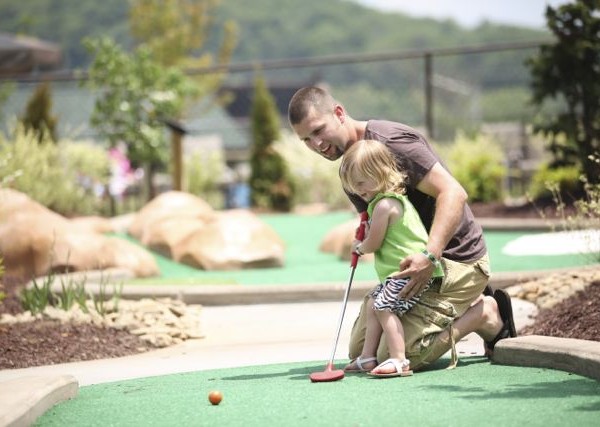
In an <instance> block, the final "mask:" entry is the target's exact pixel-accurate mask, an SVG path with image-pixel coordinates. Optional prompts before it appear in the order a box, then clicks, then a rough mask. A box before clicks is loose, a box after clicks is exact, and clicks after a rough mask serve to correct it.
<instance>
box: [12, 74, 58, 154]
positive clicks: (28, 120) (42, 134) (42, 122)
mask: <svg viewBox="0 0 600 427" xmlns="http://www.w3.org/2000/svg"><path fill="white" fill-rule="evenodd" d="M51 110H52V94H51V92H50V85H49V84H48V83H47V82H44V83H41V84H39V85H38V86H37V87H36V89H35V92H34V93H33V95H32V96H31V98H30V99H29V101H28V102H27V106H26V107H25V114H24V115H23V116H22V117H21V122H22V123H23V127H24V129H25V132H26V133H29V132H32V133H33V134H34V135H36V137H37V140H38V142H40V143H41V142H42V141H44V140H45V139H46V138H50V139H51V140H52V141H53V142H56V122H57V119H56V117H55V116H53V115H52V113H51Z"/></svg>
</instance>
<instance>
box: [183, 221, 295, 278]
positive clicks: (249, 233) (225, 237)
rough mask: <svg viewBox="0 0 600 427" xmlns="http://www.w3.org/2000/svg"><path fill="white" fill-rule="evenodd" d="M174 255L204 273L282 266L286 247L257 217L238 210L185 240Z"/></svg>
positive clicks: (207, 225)
mask: <svg viewBox="0 0 600 427" xmlns="http://www.w3.org/2000/svg"><path fill="white" fill-rule="evenodd" d="M173 255H174V259H175V261H177V262H181V263H183V264H187V265H189V266H192V267H195V268H202V269H204V270H239V269H244V268H269V267H281V266H282V265H283V264H284V257H285V244H284V242H283V240H282V239H281V238H280V237H279V235H278V234H277V233H276V232H275V230H273V229H272V228H271V227H270V226H268V225H267V224H265V223H264V222H262V221H261V220H260V219H259V218H258V217H257V216H256V215H255V214H253V213H251V212H249V211H247V210H242V209H234V210H229V211H224V212H222V213H220V214H219V215H218V216H217V217H216V219H215V220H214V221H211V222H209V223H207V224H206V226H205V227H204V228H203V229H201V230H198V231H196V232H194V233H192V234H191V235H189V236H187V237H186V238H185V239H183V240H182V241H181V242H180V244H179V245H178V246H177V247H176V248H174V249H173Z"/></svg>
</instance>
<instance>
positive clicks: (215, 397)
mask: <svg viewBox="0 0 600 427" xmlns="http://www.w3.org/2000/svg"><path fill="white" fill-rule="evenodd" d="M221 400H223V393H221V392H220V391H216V390H215V391H211V392H210V393H208V401H209V402H210V403H212V404H213V405H218V404H219V403H221Z"/></svg>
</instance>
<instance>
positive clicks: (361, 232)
mask: <svg viewBox="0 0 600 427" xmlns="http://www.w3.org/2000/svg"><path fill="white" fill-rule="evenodd" d="M368 220H369V214H368V213H367V212H366V211H364V212H361V213H360V224H359V225H358V228H357V229H356V234H355V236H354V237H355V239H356V240H360V241H361V242H362V240H363V239H364V238H365V227H366V226H367V221H368ZM357 263H358V254H357V253H356V252H352V261H351V262H350V267H356V264H357Z"/></svg>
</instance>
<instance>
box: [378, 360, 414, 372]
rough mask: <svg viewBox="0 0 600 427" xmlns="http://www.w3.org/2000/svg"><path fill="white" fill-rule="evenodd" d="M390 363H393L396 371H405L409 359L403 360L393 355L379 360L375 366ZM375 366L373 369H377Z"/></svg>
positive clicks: (408, 364) (379, 366)
mask: <svg viewBox="0 0 600 427" xmlns="http://www.w3.org/2000/svg"><path fill="white" fill-rule="evenodd" d="M388 363H391V364H392V365H394V368H395V369H396V372H398V373H400V372H403V371H405V370H406V369H404V368H408V367H409V366H410V360H408V359H404V360H398V359H395V358H393V357H390V358H389V359H387V360H385V361H383V362H381V363H380V364H379V365H377V368H381V367H382V366H384V365H386V364H388ZM377 368H375V369H377Z"/></svg>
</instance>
